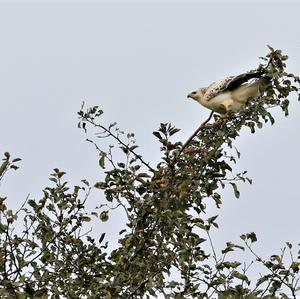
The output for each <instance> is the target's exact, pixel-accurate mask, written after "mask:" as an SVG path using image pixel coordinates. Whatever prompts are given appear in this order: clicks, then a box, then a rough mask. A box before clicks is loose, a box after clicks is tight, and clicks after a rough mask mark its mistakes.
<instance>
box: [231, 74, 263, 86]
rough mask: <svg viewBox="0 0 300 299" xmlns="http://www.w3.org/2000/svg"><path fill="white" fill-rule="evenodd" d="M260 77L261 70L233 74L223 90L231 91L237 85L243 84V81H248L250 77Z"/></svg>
mask: <svg viewBox="0 0 300 299" xmlns="http://www.w3.org/2000/svg"><path fill="white" fill-rule="evenodd" d="M261 77H262V73H261V72H249V73H245V74H241V75H238V76H235V77H233V79H232V80H231V81H229V82H228V84H227V87H226V88H225V90H229V91H232V90H234V89H236V88H237V87H239V86H241V85H242V84H244V83H245V82H247V81H249V80H250V79H254V78H261Z"/></svg>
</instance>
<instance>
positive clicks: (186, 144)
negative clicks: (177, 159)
mask: <svg viewBox="0 0 300 299" xmlns="http://www.w3.org/2000/svg"><path fill="white" fill-rule="evenodd" d="M213 114H214V111H212V112H211V113H210V115H209V117H208V118H207V119H206V120H205V121H204V122H203V123H202V124H201V125H200V126H199V127H198V129H197V130H196V131H195V132H194V133H193V134H192V135H191V136H190V138H189V139H188V140H187V141H186V142H185V144H184V145H183V146H182V148H181V149H180V151H179V154H181V153H182V152H183V150H184V149H185V148H186V147H187V146H188V145H189V144H190V142H191V141H192V140H193V138H194V137H195V136H196V135H197V134H198V132H199V131H200V130H201V129H202V128H203V126H204V125H205V124H207V123H208V122H209V121H210V119H211V117H212V116H213Z"/></svg>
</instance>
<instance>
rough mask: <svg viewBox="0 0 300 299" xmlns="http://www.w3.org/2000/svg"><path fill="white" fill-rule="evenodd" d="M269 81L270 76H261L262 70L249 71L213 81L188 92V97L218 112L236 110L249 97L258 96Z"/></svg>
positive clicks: (223, 112)
mask: <svg viewBox="0 0 300 299" xmlns="http://www.w3.org/2000/svg"><path fill="white" fill-rule="evenodd" d="M269 83H270V78H269V77H267V76H263V72H261V71H256V72H249V73H245V74H241V75H238V76H230V77H227V78H225V79H223V80H220V81H216V82H213V83H211V84H210V85H209V86H208V87H204V88H199V89H198V90H196V91H193V92H191V93H189V94H188V98H192V99H194V100H195V101H197V102H199V103H200V104H201V105H203V106H204V107H206V108H208V109H210V110H212V111H215V112H218V113H220V114H226V113H227V112H229V111H232V112H238V111H241V110H242V109H243V108H244V106H245V104H246V102H247V100H248V99H249V98H256V97H258V96H260V95H261V94H262V93H263V92H264V91H265V90H266V88H267V87H268V84H269Z"/></svg>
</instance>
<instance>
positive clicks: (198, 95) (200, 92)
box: [187, 88, 205, 102]
mask: <svg viewBox="0 0 300 299" xmlns="http://www.w3.org/2000/svg"><path fill="white" fill-rule="evenodd" d="M204 93H205V88H199V89H197V90H195V91H192V92H190V93H189V94H188V95H187V97H188V98H192V99H193V100H195V101H197V102H200V101H201V99H202V98H203V96H204Z"/></svg>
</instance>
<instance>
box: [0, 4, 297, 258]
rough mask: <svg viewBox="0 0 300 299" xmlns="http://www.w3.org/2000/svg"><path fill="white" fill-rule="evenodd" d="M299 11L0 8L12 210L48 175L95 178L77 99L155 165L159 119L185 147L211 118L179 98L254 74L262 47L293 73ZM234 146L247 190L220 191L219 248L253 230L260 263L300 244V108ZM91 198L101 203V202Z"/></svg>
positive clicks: (0, 92)
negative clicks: (129, 135) (15, 163)
mask: <svg viewBox="0 0 300 299" xmlns="http://www.w3.org/2000/svg"><path fill="white" fill-rule="evenodd" d="M299 12H300V2H288V1H283V2H277V1H276V2H271V1H266V2H258V1H257V2H254V1H253V2H244V1H243V2H242V3H241V2H237V1H236V2H226V1H222V2H213V1H210V2H200V1H199V2H196V1H194V2H188V1H182V2H171V1H167V2H159V1H154V2H152V3H150V2H125V1H122V2H112V1H110V2H100V1H99V2H96V1H94V2H87V1H82V2H70V1H68V2H62V1H61V2H60V1H53V2H44V1H42V2H25V1H22V2H12V1H10V2H0V39H1V40H0V102H1V110H0V111H1V118H0V119H1V127H0V136H1V139H0V151H1V153H3V152H4V151H9V152H10V153H11V154H12V155H13V156H18V157H21V158H22V159H23V161H22V162H21V163H20V166H21V168H20V170H18V171H17V172H16V173H13V174H12V173H11V174H10V175H8V176H7V177H6V179H5V180H4V181H3V182H2V185H1V189H0V192H1V195H6V196H8V197H9V200H10V203H11V204H12V205H13V206H15V207H17V206H19V205H20V204H21V202H22V201H23V200H24V199H25V197H26V195H27V194H28V193H30V194H31V197H33V198H36V199H38V198H39V196H41V190H42V188H43V187H45V186H46V185H48V177H49V174H50V173H51V172H52V169H53V168H55V167H58V168H60V169H62V170H64V171H66V172H67V173H68V176H67V178H68V179H69V181H70V182H71V183H72V184H77V183H78V182H79V181H80V180H81V179H83V178H87V179H88V180H90V181H91V182H92V183H94V182H95V181H97V180H98V179H99V177H100V170H99V168H98V166H97V165H98V164H97V155H96V153H95V151H94V148H92V147H91V146H90V145H89V144H87V143H86V142H84V138H85V136H84V134H83V133H82V132H81V131H80V130H78V129H77V128H76V125H77V115H76V112H77V111H78V110H79V108H80V105H81V102H82V101H83V100H84V101H85V102H86V105H87V106H92V105H99V106H100V107H102V108H103V110H104V111H105V116H104V119H105V120H106V121H107V122H109V121H111V122H113V121H117V122H118V124H119V126H120V127H121V128H122V129H124V130H125V131H131V132H135V133H136V137H137V143H138V144H140V145H141V148H140V153H141V154H144V155H145V157H146V160H148V161H157V159H158V158H159V146H158V144H157V142H156V140H155V137H154V136H153V135H152V134H151V132H152V131H154V130H155V129H157V127H158V126H159V123H160V122H172V124H174V125H176V126H177V127H179V128H181V129H182V131H181V132H180V134H178V138H181V139H182V140H183V141H185V140H186V138H188V137H189V136H190V135H191V134H192V133H193V131H194V130H195V129H196V128H197V127H198V125H199V123H200V122H202V121H203V120H204V119H205V118H206V117H207V116H208V114H209V111H208V110H206V109H205V108H203V107H202V106H200V105H198V104H197V103H196V102H194V101H191V100H187V99H186V94H187V93H188V92H189V91H191V90H193V89H195V88H197V87H201V86H206V85H207V84H209V83H211V82H212V81H214V80H216V79H222V78H223V77H224V76H227V75H235V74H240V73H242V72H245V71H248V70H250V69H253V68H255V67H257V65H258V63H259V60H258V57H259V56H264V55H265V54H266V53H267V48H266V45H267V44H270V45H272V46H273V47H275V48H280V49H282V50H283V51H284V53H286V54H288V55H289V57H290V59H289V60H288V70H289V71H291V72H294V73H296V74H298V75H299V74H300V20H299ZM275 115H276V120H277V121H276V124H275V125H274V126H273V127H269V126H267V127H266V128H264V129H263V130H260V131H258V133H257V134H254V135H252V134H250V132H249V131H248V130H245V131H244V132H243V133H242V135H241V137H240V139H239V140H238V142H237V145H238V148H239V150H240V152H241V154H242V157H241V160H240V161H239V164H238V166H237V170H241V171H242V170H248V171H249V176H250V177H251V178H253V185H251V186H250V185H244V186H241V198H240V199H239V200H236V199H235V198H234V196H233V195H232V193H231V192H227V193H226V197H225V198H224V205H223V207H222V209H221V210H220V211H219V213H220V217H219V224H220V226H221V228H220V230H219V231H218V232H216V233H215V242H216V244H217V246H219V247H221V246H223V245H224V243H225V242H226V241H229V240H233V241H235V240H237V239H238V237H239V235H240V234H241V233H244V232H250V231H255V232H257V235H258V237H259V240H260V244H259V245H258V247H257V248H258V249H259V253H260V254H261V255H262V256H266V255H268V254H271V253H274V252H275V251H277V250H279V248H281V247H282V246H283V245H284V242H285V241H291V242H294V243H295V244H297V243H299V242H300V239H299V227H300V217H299V211H300V196H299V182H300V177H299V167H300V157H299V145H300V138H299V129H300V124H299V123H300V122H299V119H300V103H298V102H296V99H295V98H294V99H293V102H292V104H291V109H290V116H289V117H288V118H285V117H283V116H282V113H280V111H278V112H275ZM93 200H95V201H97V200H100V199H99V198H98V197H97V195H96V194H94V195H93Z"/></svg>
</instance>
